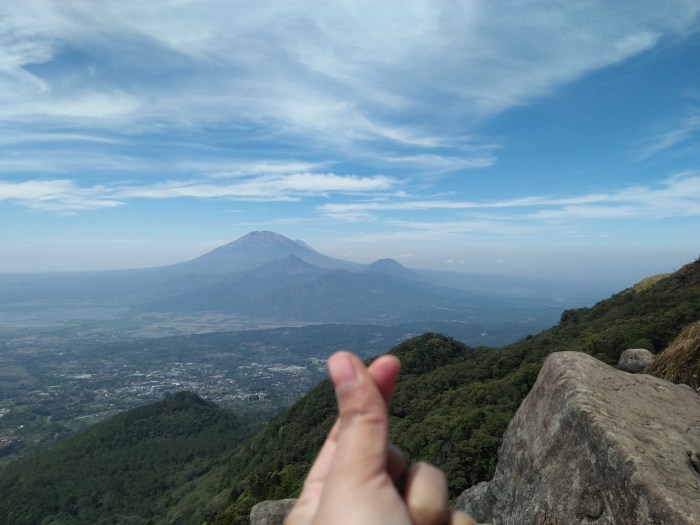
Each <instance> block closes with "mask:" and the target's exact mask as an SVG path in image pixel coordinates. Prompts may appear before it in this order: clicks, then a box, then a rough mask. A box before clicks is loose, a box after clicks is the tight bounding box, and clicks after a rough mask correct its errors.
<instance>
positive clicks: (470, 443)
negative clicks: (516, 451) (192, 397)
mask: <svg viewBox="0 0 700 525" xmlns="http://www.w3.org/2000/svg"><path fill="white" fill-rule="evenodd" d="M698 319H700V261H696V262H694V263H691V264H688V265H686V266H684V267H683V268H682V269H680V270H679V271H678V272H676V273H674V274H672V275H670V276H669V277H666V278H664V279H661V280H659V281H658V282H656V283H654V284H651V285H649V286H647V287H638V288H630V289H628V290H625V291H623V292H621V293H618V294H616V295H614V296H613V297H611V298H610V299H608V300H605V301H602V302H600V303H598V304H596V305H595V306H594V307H592V308H582V309H577V310H568V311H566V312H564V314H563V315H562V319H561V322H560V323H559V324H558V325H557V326H555V327H553V328H551V329H549V330H545V331H544V332H542V333H540V334H538V335H534V336H529V337H527V338H526V339H524V340H522V341H520V342H518V343H515V344H513V345H510V346H507V347H505V348H502V349H490V348H476V349H473V348H468V347H466V346H464V345H462V344H461V343H458V342H456V341H454V340H452V339H449V338H446V337H444V336H441V335H438V334H425V335H423V336H420V337H417V338H414V339H411V340H409V341H407V342H405V343H403V344H401V345H399V346H397V347H396V348H394V349H393V350H392V353H394V354H395V355H397V356H399V357H400V358H401V361H402V373H401V377H400V379H399V382H398V384H397V387H396V394H395V397H394V401H393V403H392V406H391V411H390V413H391V419H392V439H393V441H394V442H395V443H396V444H397V445H398V446H399V447H401V448H402V449H403V450H404V451H405V452H406V453H407V455H408V456H409V458H410V459H411V460H418V459H424V460H427V461H430V462H431V463H434V464H436V465H438V466H440V467H441V468H442V469H443V470H444V471H445V472H446V474H447V477H448V480H449V483H450V493H451V495H452V496H453V497H454V496H456V495H457V494H459V493H460V492H461V491H462V490H464V489H465V488H467V487H469V486H471V485H472V484H474V483H476V482H478V481H482V480H488V479H490V477H491V476H492V474H493V470H494V468H495V464H496V460H497V452H498V448H499V446H500V443H501V438H502V435H503V432H504V431H505V428H506V426H507V424H508V422H509V421H510V419H511V418H512V416H513V414H514V413H515V411H516V409H517V408H518V406H519V405H520V402H521V401H522V399H523V398H524V397H525V395H526V394H527V392H528V391H529V390H530V388H531V387H532V384H533V383H534V381H535V379H536V377H537V374H538V372H539V369H540V367H541V364H542V362H543V360H544V358H545V357H546V356H547V355H548V354H550V353H551V352H555V351H560V350H574V351H581V352H585V353H588V354H591V355H594V356H595V357H597V358H598V359H601V360H603V361H605V362H607V363H610V364H613V363H615V362H617V360H618V358H619V356H620V354H621V353H622V352H623V351H624V350H625V349H627V348H630V347H640V346H641V347H646V348H648V349H650V350H652V351H654V352H659V351H661V350H663V349H664V348H665V347H666V346H667V345H668V344H669V343H670V342H671V341H672V340H673V339H674V338H675V337H676V335H677V334H678V333H679V332H680V331H681V330H682V329H683V327H685V326H686V325H688V324H690V323H691V322H693V321H696V320H698ZM334 403H335V401H334V397H333V392H332V389H331V386H330V384H329V383H328V382H327V381H326V382H324V383H322V384H321V385H319V386H318V387H317V388H316V389H315V390H314V391H312V392H311V393H310V394H308V395H307V396H306V397H305V398H303V399H302V400H300V401H299V402H297V403H296V404H295V405H294V406H293V407H292V408H291V409H290V410H288V411H287V412H285V413H284V414H282V415H281V416H279V417H277V418H276V419H274V420H273V421H272V422H271V423H270V424H268V425H266V426H265V428H264V429H262V430H261V431H260V432H259V433H258V434H257V435H256V436H255V437H254V438H252V439H251V440H250V441H248V442H247V443H245V444H244V445H243V446H241V447H240V448H239V449H238V450H237V451H236V452H235V453H234V454H233V456H232V458H231V462H230V465H229V467H228V472H227V475H226V478H225V483H226V484H227V485H228V486H230V490H231V494H230V498H231V504H230V505H229V507H228V508H227V509H226V510H225V511H224V512H222V513H221V514H219V515H218V516H216V517H214V518H212V520H211V522H212V523H216V524H229V523H245V521H246V519H247V514H248V511H249V509H250V506H251V505H252V504H253V503H254V502H256V501H260V500H263V499H274V498H282V497H290V496H293V495H295V494H296V493H297V491H298V490H299V488H300V486H301V483H302V481H303V477H304V475H305V472H306V471H307V469H308V467H309V466H310V464H311V461H312V460H313V457H314V455H315V453H316V451H317V450H318V448H319V447H320V445H321V443H322V440H323V439H324V436H325V435H326V433H327V431H328V429H329V428H330V426H331V424H332V422H333V420H334V417H335V406H334Z"/></svg>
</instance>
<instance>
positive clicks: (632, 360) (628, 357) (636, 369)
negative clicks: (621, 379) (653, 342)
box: [617, 348, 654, 374]
mask: <svg viewBox="0 0 700 525" xmlns="http://www.w3.org/2000/svg"><path fill="white" fill-rule="evenodd" d="M653 362H654V354H652V353H651V352H650V351H649V350H647V349H646V348H628V349H627V350H625V351H624V352H622V355H621V356H620V360H619V361H618V362H617V369H618V370H622V371H623V372H629V373H630V374H643V373H644V372H645V371H646V369H647V368H648V367H649V365H651V364H652V363H653Z"/></svg>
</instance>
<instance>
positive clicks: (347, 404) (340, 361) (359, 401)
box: [285, 352, 476, 525]
mask: <svg viewBox="0 0 700 525" xmlns="http://www.w3.org/2000/svg"><path fill="white" fill-rule="evenodd" d="M399 366H400V364H399V360H398V359H397V358H396V357H393V356H382V357H380V358H378V359H377V360H375V361H374V362H373V363H372V365H371V366H370V367H369V369H368V368H366V367H365V365H364V364H363V363H362V361H360V359H358V358H357V357H356V356H354V355H353V354H351V353H349V352H337V353H335V354H333V355H332V356H331V357H330V359H329V360H328V370H329V372H330V375H331V379H332V381H333V386H334V387H335V393H336V398H337V401H338V412H339V418H338V420H337V421H336V422H335V425H334V426H333V428H332V429H331V431H330V433H329V434H328V437H327V438H326V441H325V443H324V444H323V447H322V448H321V451H320V452H319V454H318V457H317V458H316V461H315V462H314V465H313V466H312V467H311V470H310V471H309V474H308V476H307V477H306V480H305V482H304V488H303V490H302V492H301V495H300V496H299V499H298V500H297V503H296V505H295V506H294V508H293V509H292V511H291V512H290V514H289V516H287V519H286V520H285V525H330V524H338V525H340V524H342V525H375V524H376V525H476V524H475V522H474V521H473V520H472V519H471V518H469V517H468V516H467V515H466V514H463V513H461V512H458V511H452V512H450V510H449V508H448V493H447V481H446V479H445V476H444V474H443V473H442V472H441V471H440V470H438V469H437V468H435V467H433V466H432V465H429V464H427V463H417V464H415V465H413V466H412V467H411V468H410V469H409V470H408V471H406V463H405V460H404V459H403V456H402V455H401V453H400V452H399V451H398V450H397V449H396V448H394V447H391V446H389V445H388V437H389V416H388V413H387V406H388V404H389V402H390V400H391V396H392V394H393V391H394V385H395V384H396V378H397V377H398V373H399ZM404 476H405V485H404V489H403V491H402V493H400V492H399V490H398V489H397V483H398V482H399V480H401V479H402V478H404Z"/></svg>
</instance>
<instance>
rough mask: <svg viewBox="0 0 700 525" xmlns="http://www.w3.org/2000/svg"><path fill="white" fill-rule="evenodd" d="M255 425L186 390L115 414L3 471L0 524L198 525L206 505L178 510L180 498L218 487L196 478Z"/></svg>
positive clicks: (209, 471) (213, 469)
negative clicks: (161, 524) (173, 511)
mask: <svg viewBox="0 0 700 525" xmlns="http://www.w3.org/2000/svg"><path fill="white" fill-rule="evenodd" d="M255 426H256V423H255V422H254V421H252V420H251V419H244V418H242V417H240V416H237V415H235V414H233V413H231V412H228V411H226V410H222V409H219V408H217V407H216V406H215V405H212V404H211V403H208V402H206V401H204V400H202V399H201V398H199V397H198V396H196V395H195V394H192V393H188V392H180V393H178V394H175V395H172V396H170V397H167V398H165V399H164V400H162V401H159V402H158V403H155V404H151V405H146V406H143V407H140V408H136V409H133V410H129V411H127V412H123V413H121V414H119V415H117V416H114V417H112V418H110V419H108V420H106V421H104V422H101V423H98V424H96V425H94V426H93V427H90V428H88V429H87V430H85V431H83V432H81V433H79V434H76V435H74V436H72V437H69V438H67V439H66V440H64V441H61V442H59V443H58V444H56V445H55V446H54V447H52V448H50V449H48V450H46V451H44V452H43V453H41V454H39V455H36V456H30V457H27V458H26V459H24V460H23V461H18V462H15V463H11V464H10V465H8V466H6V467H3V470H2V476H0V492H1V493H2V495H3V496H2V498H0V522H2V523H12V524H15V525H22V524H34V523H40V522H41V523H72V524H94V523H144V524H145V523H153V520H154V518H157V519H158V521H159V522H161V520H162V521H166V522H171V523H175V522H177V523H182V522H189V523H201V522H202V521H204V517H205V514H206V512H207V508H206V506H202V507H199V506H197V507H195V508H191V509H189V510H186V511H185V510H183V508H185V507H186V505H183V501H186V500H187V498H188V497H189V494H190V493H191V492H192V491H193V490H194V489H195V488H196V489H198V490H209V491H216V489H218V486H217V485H216V484H212V485H207V486H204V485H202V484H201V483H199V482H198V479H199V478H200V477H201V476H202V474H204V473H207V474H209V475H210V476H212V474H213V473H215V472H220V471H221V466H222V464H221V459H222V454H225V453H226V451H227V450H230V448H231V447H234V446H235V445H236V444H238V443H240V442H241V441H242V440H243V439H244V438H245V437H246V436H247V435H249V434H250V433H251V431H252V430H253V429H254V428H255ZM199 503H200V502H198V504H199ZM214 503H216V504H218V505H219V506H220V505H221V504H224V503H225V500H224V501H216V502H214V501H210V504H211V505H212V507H213V508H216V505H214ZM176 504H177V505H179V509H180V514H179V515H175V516H173V515H169V512H170V510H171V509H172V508H174V507H175V506H176ZM205 505H206V503H205ZM108 517H110V518H108ZM166 518H167V519H166ZM149 520H150V521H149Z"/></svg>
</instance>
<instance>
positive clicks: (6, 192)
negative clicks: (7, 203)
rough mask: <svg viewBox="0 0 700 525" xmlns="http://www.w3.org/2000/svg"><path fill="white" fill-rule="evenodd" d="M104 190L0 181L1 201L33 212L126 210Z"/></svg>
mask: <svg viewBox="0 0 700 525" xmlns="http://www.w3.org/2000/svg"><path fill="white" fill-rule="evenodd" d="M108 194H109V191H108V190H107V189H106V188H105V187H103V186H94V187H92V188H82V187H80V186H78V185H77V184H75V182H73V181H70V180H45V181H42V180H32V181H25V182H18V183H13V182H2V181H0V201H1V200H12V201H19V202H21V203H22V204H24V205H25V206H27V207H28V208H30V209H35V210H40V211H51V212H75V211H84V210H95V209H101V208H114V207H118V206H123V205H124V204H125V203H124V202H123V201H120V200H117V199H114V198H111V197H109V196H108Z"/></svg>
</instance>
